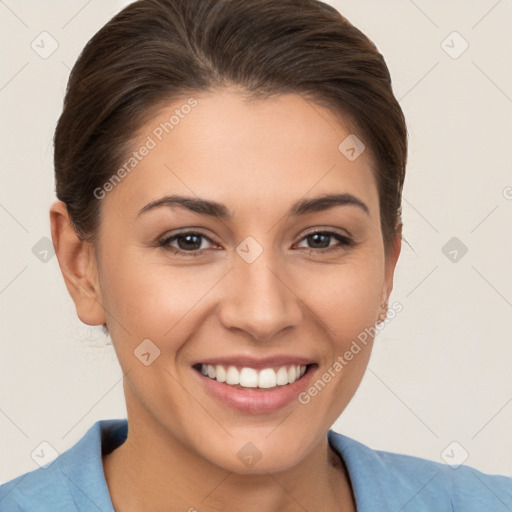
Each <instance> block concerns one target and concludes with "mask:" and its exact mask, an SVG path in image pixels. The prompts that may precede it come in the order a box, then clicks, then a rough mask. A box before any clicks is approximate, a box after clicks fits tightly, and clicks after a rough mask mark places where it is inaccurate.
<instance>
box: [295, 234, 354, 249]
mask: <svg viewBox="0 0 512 512" xmlns="http://www.w3.org/2000/svg"><path fill="white" fill-rule="evenodd" d="M333 238H334V239H335V240H337V241H338V244H337V245H336V244H335V245H331V244H330V242H331V241H332V239H333ZM302 240H306V241H307V242H309V243H312V244H313V247H306V249H309V251H308V252H310V253H322V252H323V253H325V252H330V251H339V250H342V249H345V248H346V247H352V246H354V245H355V242H354V240H352V239H351V238H349V237H348V236H345V235H341V234H340V233H336V232H334V231H313V232H311V233H308V234H307V235H306V236H305V237H304V238H302ZM302 240H301V241H302Z"/></svg>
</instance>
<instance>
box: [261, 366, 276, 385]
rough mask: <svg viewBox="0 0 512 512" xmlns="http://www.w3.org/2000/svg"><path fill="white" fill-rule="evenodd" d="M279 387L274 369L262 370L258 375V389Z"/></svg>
mask: <svg viewBox="0 0 512 512" xmlns="http://www.w3.org/2000/svg"><path fill="white" fill-rule="evenodd" d="M276 385H277V375H276V372H275V371H274V370H272V368H266V369H265V370H261V372H260V374H259V375H258V387H259V388H275V387H276Z"/></svg>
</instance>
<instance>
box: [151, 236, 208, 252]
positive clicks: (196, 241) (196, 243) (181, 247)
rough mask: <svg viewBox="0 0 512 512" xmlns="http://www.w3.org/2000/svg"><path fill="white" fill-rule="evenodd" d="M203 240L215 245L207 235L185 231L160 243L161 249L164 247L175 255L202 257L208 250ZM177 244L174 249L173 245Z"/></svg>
mask: <svg viewBox="0 0 512 512" xmlns="http://www.w3.org/2000/svg"><path fill="white" fill-rule="evenodd" d="M202 240H207V241H208V242H210V243H213V242H212V241H211V240H210V239H209V238H208V237H207V236H206V235H205V234H203V233H200V232H197V231H185V232H182V233H176V234H174V235H172V236H168V237H166V238H163V239H162V240H160V241H159V242H158V245H159V247H163V248H164V249H165V250H168V251H171V252H172V253H173V254H179V255H183V256H200V255H201V254H203V251H205V250H207V249H206V248H205V247H204V246H203V244H202ZM174 242H176V243H177V245H178V247H174V246H172V245H171V244H172V243H174Z"/></svg>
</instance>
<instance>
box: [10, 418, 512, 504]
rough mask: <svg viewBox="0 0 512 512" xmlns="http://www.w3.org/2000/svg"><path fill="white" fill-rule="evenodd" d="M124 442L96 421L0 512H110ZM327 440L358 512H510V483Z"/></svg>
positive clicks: (119, 432) (24, 479) (25, 478)
mask: <svg viewBox="0 0 512 512" xmlns="http://www.w3.org/2000/svg"><path fill="white" fill-rule="evenodd" d="M127 434H128V422H127V420H117V419H116V420H101V421H97V422H96V423H95V424H94V425H93V426H92V427H91V428H90V429H89V430H88V431H87V432H86V434H85V435H84V436H83V437H82V438H81V439H80V440H79V441H78V442H77V443H76V444H75V445H73V446H72V447H71V448H69V449H68V450H67V451H65V452H63V453H61V454H60V455H59V456H58V457H57V458H56V459H55V460H54V461H53V462H50V463H49V464H47V465H46V466H45V467H41V468H38V469H36V470H34V471H31V472H29V473H25V474H23V475H20V476H18V477H17V478H15V479H13V480H11V481H9V482H7V483H5V484H3V485H2V486H0V512H43V511H44V512H78V511H80V512H89V511H90V512H98V511H101V512H114V508H113V506H112V501H111V499H110V495H109V491H108V487H107V483H106V480H105V475H104V472H103V463H102V457H101V456H102V452H103V453H108V452H110V451H112V450H114V449H115V448H117V447H118V446H119V445H120V444H122V443H123V442H124V441H125V440H126V436H127ZM328 439H329V443H330V445H331V446H332V447H333V448H334V450H335V451H336V452H337V453H338V454H339V455H340V456H341V457H342V458H343V460H344V461H345V464H346V466H347V470H348V473H349V476H350V481H351V483H352V487H353V489H354V494H355V499H356V504H357V510H358V512H388V511H389V512H454V511H455V512H511V511H512V478H510V477H507V476H501V475H488V474H485V473H482V472H480V471H478V470H476V469H474V468H472V467H469V466H460V467H458V468H456V469H454V468H452V467H450V466H449V465H447V464H443V463H440V462H434V461H430V460H427V459H422V458H419V457H413V456H410V455H402V454H397V453H391V452H385V451H381V450H373V449H371V448H369V447H368V446H365V445H364V444H361V443H359V442H358V441H355V440H354V439H351V438H349V437H346V436H344V435H341V434H338V433H336V432H334V431H333V430H329V432H328Z"/></svg>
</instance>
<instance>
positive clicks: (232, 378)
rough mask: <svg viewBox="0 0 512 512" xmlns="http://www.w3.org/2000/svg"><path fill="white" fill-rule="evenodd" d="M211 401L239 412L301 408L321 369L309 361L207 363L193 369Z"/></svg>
mask: <svg viewBox="0 0 512 512" xmlns="http://www.w3.org/2000/svg"><path fill="white" fill-rule="evenodd" d="M192 369H193V370H194V374H195V375H196V376H197V378H198V379H199V382H200V384H201V386H202V389H203V390H204V391H205V392H206V393H207V394H208V396H209V397H210V398H215V399H216V401H217V402H218V403H219V404H221V405H223V406H228V407H230V408H231V409H236V410H237V411H238V412H245V413H251V414H264V413H270V412H273V411H277V410H280V409H282V408H284V407H285V406H287V405H292V404H294V403H295V406H297V405H300V403H299V401H298V399H297V398H298V396H299V394H300V393H301V392H303V391H304V390H305V389H306V388H307V386H308V385H309V383H310V382H311V380H312V378H313V375H314V374H315V372H316V370H317V369H318V365H317V364H316V363H313V362H311V361H308V360H303V359H293V360H292V359H291V358H287V360H286V361H284V360H272V361H270V360H268V361H254V360H245V361H244V360H237V361H234V360H231V361H229V362H228V361H221V360H217V361H204V362H199V363H196V364H194V365H193V366H192Z"/></svg>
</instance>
